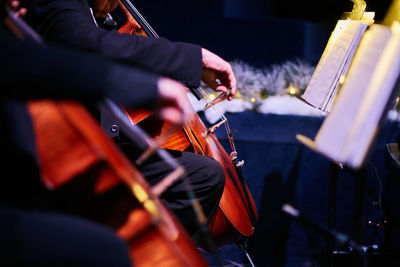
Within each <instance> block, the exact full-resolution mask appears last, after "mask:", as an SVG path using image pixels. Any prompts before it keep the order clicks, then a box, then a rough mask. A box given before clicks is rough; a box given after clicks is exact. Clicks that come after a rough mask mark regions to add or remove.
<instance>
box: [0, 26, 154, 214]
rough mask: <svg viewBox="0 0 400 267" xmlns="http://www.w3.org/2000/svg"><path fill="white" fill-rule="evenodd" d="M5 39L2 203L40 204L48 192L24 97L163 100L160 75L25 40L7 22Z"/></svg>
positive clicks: (1, 45) (0, 115)
mask: <svg viewBox="0 0 400 267" xmlns="http://www.w3.org/2000/svg"><path fill="white" fill-rule="evenodd" d="M0 39H1V42H0V58H1V64H0V88H1V90H0V125H2V127H1V128H2V129H1V131H0V147H1V154H2V159H1V160H0V170H1V179H0V207H1V206H4V205H8V206H16V207H24V208H29V207H28V206H30V207H38V205H39V204H38V203H37V202H36V200H40V199H42V198H43V197H44V196H45V195H46V193H45V192H46V191H45V190H44V187H43V185H42V184H41V183H40V180H39V178H38V177H39V176H38V173H39V172H38V160H37V157H36V149H35V140H34V134H33V129H32V124H31V121H30V116H29V114H28V112H27V110H26V105H25V104H24V102H23V100H27V99H39V98H57V99H76V100H81V101H98V100H100V99H102V98H104V97H108V98H111V99H113V100H114V101H116V102H118V103H121V104H124V105H125V106H127V107H132V108H138V107H146V105H147V107H148V105H150V104H152V103H154V102H155V101H156V100H157V86H156V84H157V80H158V76H156V75H154V74H150V73H147V72H144V71H141V70H137V69H136V70H135V69H133V68H131V67H127V66H124V65H118V64H115V63H112V62H109V61H107V60H105V59H102V58H98V57H95V56H93V55H86V54H83V53H78V52H77V51H70V50H67V49H60V48H56V47H43V46H40V45H38V44H36V43H32V42H30V41H21V40H19V39H17V38H16V37H15V36H13V35H12V34H11V33H9V32H8V31H7V30H6V29H5V28H4V27H3V26H2V25H1V24H0ZM144 105H145V106H144ZM40 202H41V201H40Z"/></svg>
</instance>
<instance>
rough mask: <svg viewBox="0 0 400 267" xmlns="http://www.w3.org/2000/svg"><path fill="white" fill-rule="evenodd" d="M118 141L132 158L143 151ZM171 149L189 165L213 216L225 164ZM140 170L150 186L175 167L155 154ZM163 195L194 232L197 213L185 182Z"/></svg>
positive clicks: (196, 190)
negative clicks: (194, 210) (222, 165)
mask: <svg viewBox="0 0 400 267" xmlns="http://www.w3.org/2000/svg"><path fill="white" fill-rule="evenodd" d="M117 143H118V145H119V147H120V148H121V150H122V151H123V152H124V153H125V155H127V156H128V157H129V158H130V159H131V160H132V161H134V160H135V159H136V158H137V157H138V156H139V154H140V153H141V151H139V150H138V149H137V147H136V146H134V145H133V144H131V143H130V142H128V141H126V142H123V141H119V142H117ZM167 151H168V152H169V153H170V154H171V155H172V156H173V157H174V158H175V159H176V160H177V161H178V163H179V164H180V165H181V166H183V167H184V168H185V171H186V174H187V177H188V179H189V181H190V184H191V187H192V189H193V191H194V193H195V196H196V197H197V199H198V200H199V201H200V203H201V206H202V208H203V210H204V213H205V215H206V216H207V217H208V218H210V217H211V216H212V215H213V213H214V211H215V210H216V208H217V207H218V203H219V200H220V198H221V196H222V192H223V189H224V184H225V174H224V171H223V169H222V167H221V165H220V164H219V163H218V162H217V161H216V160H214V159H211V158H209V157H207V156H202V155H199V154H194V153H191V152H182V151H175V150H167ZM139 170H140V172H141V173H142V174H143V176H145V177H146V179H147V181H148V182H149V183H150V185H155V184H156V183H158V182H159V181H161V180H162V179H163V178H164V177H165V176H166V175H167V174H169V173H170V172H171V167H170V166H169V165H168V164H167V163H166V162H165V161H163V160H161V159H160V158H159V157H158V156H152V157H151V158H150V159H149V160H148V161H146V162H145V163H144V164H143V165H142V166H139ZM161 198H162V200H163V201H164V203H165V204H166V205H167V207H168V208H170V209H171V210H172V212H173V213H174V214H175V215H176V216H177V218H178V219H179V221H180V222H181V223H182V224H183V226H184V227H185V228H186V230H187V231H188V232H189V234H191V235H194V234H195V233H196V230H197V224H196V216H195V214H194V212H193V208H192V206H191V203H190V198H189V197H188V191H187V187H186V186H185V183H184V181H183V180H178V181H177V182H175V183H174V184H173V185H172V186H170V187H169V188H168V189H167V190H166V191H165V192H164V193H163V194H162V195H161Z"/></svg>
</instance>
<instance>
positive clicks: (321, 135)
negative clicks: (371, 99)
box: [315, 25, 392, 162]
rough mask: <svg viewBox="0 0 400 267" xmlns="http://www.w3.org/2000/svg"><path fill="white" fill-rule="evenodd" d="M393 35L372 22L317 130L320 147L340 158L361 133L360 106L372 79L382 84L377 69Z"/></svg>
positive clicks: (337, 159)
mask: <svg viewBox="0 0 400 267" xmlns="http://www.w3.org/2000/svg"><path fill="white" fill-rule="evenodd" d="M391 36H392V31H391V30H390V28H388V27H385V26H382V25H372V26H371V28H370V29H369V30H368V31H367V32H366V33H365V34H364V37H363V39H362V41H361V43H360V45H359V48H358V50H357V52H356V54H355V57H354V60H353V62H352V64H351V66H350V69H349V73H348V75H347V77H346V79H345V82H344V84H343V87H342V89H341V92H340V94H339V95H338V98H337V100H336V102H335V105H334V106H333V108H332V111H331V112H330V114H329V115H328V116H327V118H326V119H325V120H324V123H323V124H322V126H321V128H320V130H319V131H318V134H317V136H316V139H315V143H316V147H317V149H318V150H319V151H320V152H321V153H322V154H325V155H327V156H328V157H330V158H332V159H333V160H335V161H337V162H345V161H346V160H347V157H348V155H349V154H350V151H351V148H350V147H351V145H350V144H352V143H353V142H354V138H356V137H357V136H358V129H357V127H354V123H355V122H356V121H360V120H361V121H365V114H364V115H359V114H360V113H359V112H360V108H361V107H362V106H363V105H364V106H365V105H367V104H365V103H364V98H365V97H366V95H368V94H369V92H368V88H369V87H370V86H372V84H371V85H370V83H371V81H372V82H373V83H375V85H374V86H375V87H377V88H379V86H380V85H379V84H377V83H378V80H375V79H377V78H375V76H374V72H375V70H376V69H377V65H378V64H377V63H378V62H379V61H380V58H381V55H382V54H383V51H384V49H385V47H386V45H387V44H388V41H389V39H390V37H391ZM387 53H390V52H387ZM376 75H378V74H376ZM385 75H386V74H382V76H383V77H384V76H385ZM373 77H374V81H373ZM369 109H371V107H369ZM359 116H361V117H359ZM362 117H364V118H362ZM358 123H360V122H358ZM357 138H358V137H357Z"/></svg>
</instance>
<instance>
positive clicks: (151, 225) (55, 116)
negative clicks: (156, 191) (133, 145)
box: [28, 101, 208, 267]
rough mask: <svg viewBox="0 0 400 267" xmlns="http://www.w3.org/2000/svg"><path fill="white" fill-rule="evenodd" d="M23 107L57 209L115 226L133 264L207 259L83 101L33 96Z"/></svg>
mask: <svg viewBox="0 0 400 267" xmlns="http://www.w3.org/2000/svg"><path fill="white" fill-rule="evenodd" d="M28 108H29V112H30V114H31V115H32V120H33V126H34V130H35V137H36V140H37V148H38V154H39V158H40V161H41V174H42V181H43V183H44V184H45V185H46V186H47V188H49V189H51V190H53V192H54V194H57V195H60V196H61V197H60V199H62V201H60V203H61V205H60V206H62V208H61V209H62V210H65V209H66V210H67V211H68V212H71V213H75V214H77V215H80V216H83V217H86V218H88V219H91V220H95V221H97V222H99V223H102V224H104V225H107V226H109V227H111V228H113V229H115V231H116V232H117V234H118V236H119V237H121V238H122V239H123V240H125V241H126V242H127V244H128V245H129V249H130V255H131V259H132V263H133V266H162V267H164V266H171V267H172V266H187V267H189V266H207V265H208V264H207V262H206V261H205V260H204V258H203V256H202V255H201V254H200V253H199V251H198V250H197V248H196V246H195V245H194V243H193V242H192V240H191V238H190V237H189V236H188V234H187V233H186V232H185V230H184V229H183V228H182V226H181V225H180V224H179V223H178V222H177V220H176V219H175V218H174V216H173V215H171V213H170V212H169V211H168V209H167V208H166V207H165V206H164V205H163V203H162V202H161V201H160V200H159V199H158V198H157V197H154V195H153V194H152V191H151V189H150V188H149V186H148V184H147V182H146V181H145V179H144V178H143V176H142V175H141V174H140V173H139V172H138V170H137V169H136V168H134V167H133V166H132V165H131V164H130V162H129V160H128V159H126V158H125V157H124V156H123V155H122V153H121V152H120V151H119V150H118V149H117V148H116V147H115V145H114V144H113V143H112V141H111V140H110V139H109V138H108V136H106V134H105V133H104V132H103V131H102V130H101V129H100V127H99V126H98V125H97V123H96V122H95V121H94V119H92V117H91V116H90V114H89V113H88V112H87V111H86V110H85V108H84V107H83V106H81V105H79V104H77V103H75V102H53V101H35V102H30V103H29V104H28ZM65 203H66V204H65ZM57 204H59V203H58V202H57ZM155 251H157V253H155Z"/></svg>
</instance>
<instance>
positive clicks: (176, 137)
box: [106, 0, 257, 254]
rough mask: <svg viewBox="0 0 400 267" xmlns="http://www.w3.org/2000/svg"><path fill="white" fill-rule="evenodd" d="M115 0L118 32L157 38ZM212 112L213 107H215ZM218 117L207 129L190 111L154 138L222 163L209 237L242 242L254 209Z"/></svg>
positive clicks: (135, 116)
mask: <svg viewBox="0 0 400 267" xmlns="http://www.w3.org/2000/svg"><path fill="white" fill-rule="evenodd" d="M118 3H119V6H120V7H121V9H122V10H123V12H124V14H125V16H126V22H125V24H123V25H122V26H121V27H120V28H119V30H118V31H119V32H120V33H121V34H137V35H144V36H148V37H150V38H158V35H157V33H156V32H155V31H154V30H153V29H152V28H151V26H150V25H149V23H147V21H146V20H145V19H144V18H143V16H142V15H141V14H140V13H139V12H138V10H137V9H136V8H135V7H134V6H133V4H132V3H131V2H130V1H129V0H118ZM192 92H193V94H194V95H195V96H196V97H197V98H198V99H200V98H206V99H207V95H206V94H205V92H204V91H203V90H202V89H201V88H197V89H194V90H192ZM217 99H219V100H221V99H223V97H222V96H220V97H217ZM213 105H214V103H208V105H207V108H212V109H214V108H213ZM214 110H215V109H214ZM215 112H217V111H216V110H215ZM217 113H218V112H217ZM126 114H127V116H128V117H129V119H130V121H131V123H132V124H139V125H140V123H144V122H145V120H146V119H148V118H149V116H150V114H151V113H150V112H148V111H138V110H135V111H132V110H126ZM219 117H220V118H221V119H220V122H219V123H217V124H216V125H214V126H212V127H210V128H209V129H207V128H206V127H205V125H204V124H203V122H202V121H201V119H200V118H199V116H198V115H197V114H194V115H192V116H191V118H190V119H189V121H188V123H186V124H185V125H184V126H183V128H182V129H181V130H179V131H175V132H174V133H173V134H170V133H171V130H169V129H170V126H169V125H168V123H164V125H163V126H162V128H161V129H160V130H157V131H159V133H160V134H159V136H158V137H156V138H155V140H157V138H158V139H160V141H159V142H158V143H159V144H160V146H161V147H163V148H168V149H174V150H185V151H191V152H195V153H199V154H202V155H206V156H209V157H211V158H214V159H215V160H217V161H218V162H219V163H220V164H221V165H222V167H223V169H224V172H225V178H226V179H225V187H224V191H223V195H222V197H221V200H220V202H219V206H218V209H217V211H216V213H215V215H214V216H213V217H212V219H211V221H210V222H209V229H210V234H211V236H212V238H213V241H214V243H215V244H216V245H217V246H219V247H221V246H223V245H226V244H229V243H232V242H238V243H239V244H244V238H246V237H249V236H251V235H252V234H253V233H254V227H255V223H256V220H257V210H256V207H255V204H254V200H253V198H252V196H251V193H250V191H249V189H248V187H247V185H246V183H245V181H244V178H243V175H242V172H241V165H242V162H240V161H239V160H238V157H237V152H236V149H235V145H234V141H233V137H232V132H231V130H230V128H229V124H228V121H227V119H226V117H225V116H221V115H220V116H219ZM221 125H225V129H226V131H227V134H228V138H229V142H230V145H231V149H232V152H231V153H230V154H229V155H228V154H227V152H226V151H225V150H224V148H223V147H222V145H221V144H220V143H219V141H218V139H217V138H216V136H215V134H214V133H213V132H214V130H215V129H216V128H217V127H219V126H221ZM106 130H108V129H106ZM145 130H146V131H150V132H153V131H154V129H148V128H145ZM163 133H168V136H167V137H165V136H163ZM245 252H246V251H245ZM246 254H247V252H246Z"/></svg>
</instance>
